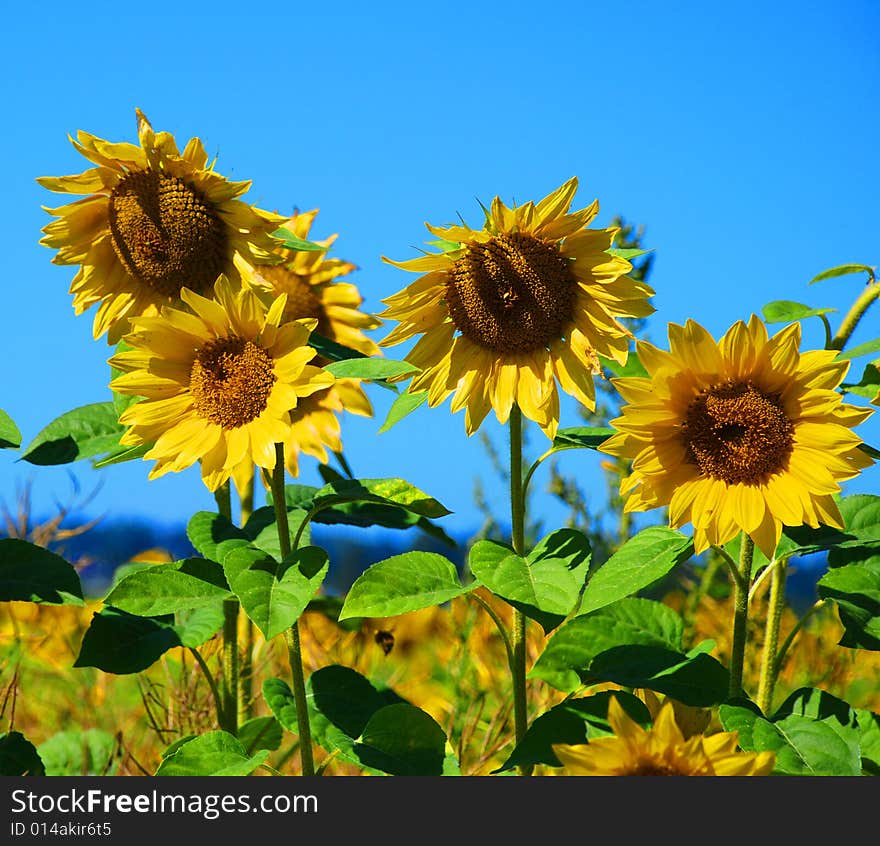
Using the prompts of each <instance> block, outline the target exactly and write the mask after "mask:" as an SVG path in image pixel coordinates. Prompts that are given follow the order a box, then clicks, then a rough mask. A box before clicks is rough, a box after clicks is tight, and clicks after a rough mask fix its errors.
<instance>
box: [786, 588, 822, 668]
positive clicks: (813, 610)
mask: <svg viewBox="0 0 880 846" xmlns="http://www.w3.org/2000/svg"><path fill="white" fill-rule="evenodd" d="M827 604H828V600H827V599H820V600H819V601H818V602H816V603H815V604H814V605H812V606H811V607H810V608H809V609H808V610H807V611H806V613H805V614H804V616H803V617H801V618H800V620H798V621H797V623H795V625H794V627H793V628H792V630H791V631H790V632H789V633H788V637H787V638H786V639H785V642H784V643H783V644H782V646H780V647H779V651H778V652H777V653H776V672H777V673H778V672H779V670H780V669H781V668H782V662H783V660H784V659H785V653H786V652H788V648H789V647H790V646H791V644H792V642H793V641H794V639H795V636H796V635H797V633H798V632H799V631H800V630H801V629H802V628H803V626H804V623H806V622H807V620H809V619H810V617H812V616H813V614H815V613H816V612H817V611H819V610H820V609H822V608H824V607H825V606H826V605H827Z"/></svg>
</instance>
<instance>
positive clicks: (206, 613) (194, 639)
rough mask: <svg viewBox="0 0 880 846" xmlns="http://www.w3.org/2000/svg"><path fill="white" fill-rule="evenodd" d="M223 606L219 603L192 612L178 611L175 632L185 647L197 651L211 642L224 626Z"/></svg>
mask: <svg viewBox="0 0 880 846" xmlns="http://www.w3.org/2000/svg"><path fill="white" fill-rule="evenodd" d="M223 605H224V602H222V601H218V602H215V603H213V604H212V605H203V606H202V607H201V608H193V609H192V610H190V611H178V612H177V613H176V614H175V615H174V630H175V631H176V632H177V636H178V637H179V638H180V642H181V644H182V645H183V646H187V647H189V648H190V649H196V648H197V647H199V646H201V645H202V644H203V643H206V642H207V641H209V640H210V639H211V638H212V637H214V635H215V634H217V632H218V631H219V630H220V627H221V626H222V625H223V619H224V614H223Z"/></svg>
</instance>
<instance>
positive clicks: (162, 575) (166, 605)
mask: <svg viewBox="0 0 880 846" xmlns="http://www.w3.org/2000/svg"><path fill="white" fill-rule="evenodd" d="M229 596H230V592H229V585H228V584H227V583H226V577H225V576H224V574H223V568H222V567H221V566H220V565H219V564H218V563H216V562H215V561H209V560H207V559H204V558H186V559H184V560H183V561H174V562H171V563H169V564H154V565H152V566H151V567H147V568H145V569H143V570H138V571H137V572H136V573H132V574H131V575H129V576H127V577H126V578H124V579H123V580H122V581H121V582H119V583H118V584H117V585H116V587H114V588H113V589H112V590H111V591H110V593H109V594H108V595H107V597H106V600H105V602H106V603H107V604H108V605H112V606H114V607H115V608H120V609H121V610H123V611H128V612H129V613H130V614H137V615H139V616H141V617H151V616H157V615H161V614H173V613H174V612H175V611H188V610H191V609H193V608H201V607H202V606H204V605H215V604H216V603H217V601H218V600H223V599H226V598H228V597H229Z"/></svg>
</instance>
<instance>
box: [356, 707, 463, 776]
mask: <svg viewBox="0 0 880 846" xmlns="http://www.w3.org/2000/svg"><path fill="white" fill-rule="evenodd" d="M353 749H354V753H355V754H356V755H357V757H358V759H359V760H360V762H361V763H362V764H364V765H365V766H368V767H371V768H373V769H376V770H380V771H381V772H384V773H388V774H389V775H397V776H439V775H443V763H444V759H445V757H446V734H445V732H444V731H443V729H442V728H441V727H440V726H439V724H438V723H437V721H436V720H435V719H434V718H433V717H432V716H431V715H430V714H428V713H427V712H426V711H422V710H421V709H420V708H416V706H415V705H410V704H409V703H408V702H400V703H398V704H396V705H386V706H385V707H384V708H380V709H379V710H378V711H376V713H375V714H373V716H372V717H370V719H369V722H367V724H366V726H364V730H363V732H362V733H361V736H360V738H359V739H358V740H357V742H356V743H355V744H354V747H353Z"/></svg>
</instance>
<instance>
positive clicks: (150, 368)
mask: <svg viewBox="0 0 880 846" xmlns="http://www.w3.org/2000/svg"><path fill="white" fill-rule="evenodd" d="M181 296H182V298H183V300H184V302H185V303H186V305H187V306H189V307H190V309H192V312H188V311H184V310H182V309H177V308H174V307H172V306H165V307H163V308H162V310H161V314H160V316H158V317H152V316H149V317H136V318H133V320H132V323H133V326H134V331H133V332H131V333H130V334H128V335H126V336H125V342H126V344H128V345H129V346H130V347H131V349H130V350H127V351H124V352H120V353H117V354H116V355H114V356H113V357H112V358H111V359H110V364H111V365H112V366H114V367H117V368H119V369H120V370H122V371H124V373H123V375H122V376H119V377H117V378H116V379H114V380H113V382H112V383H111V388H112V389H113V390H114V391H116V392H118V393H122V394H133V395H135V396H139V397H144V399H141V400H139V401H138V402H136V403H135V404H134V405H132V406H130V407H129V408H128V409H127V410H126V411H125V412H123V414H122V415H121V416H120V418H119V419H120V422H121V423H123V424H125V425H126V426H127V427H128V430H127V431H126V433H125V435H123V437H122V438H121V443H123V444H128V445H132V446H136V445H140V444H153V446H152V447H151V449H150V450H149V451H148V452H147V453H146V455H145V456H144V457H145V458H146V459H148V460H152V459H155V461H156V465H155V467H154V468H153V469H152V471H151V472H150V478H151V479H153V478H156V477H158V476H161V475H163V474H165V473H167V472H169V471H179V470H183V469H185V468H187V467H189V466H191V465H192V464H194V463H195V462H196V461H200V462H201V465H202V478H203V480H204V482H205V485H206V486H207V488H208V489H209V490H211V491H214V490H216V489H217V488H218V487H219V486H220V485H222V484H223V483H224V482H225V481H227V480H228V479H229V478H230V476H233V475H234V474H236V473H238V472H246V473H248V474H249V473H250V472H252V470H253V466H254V465H255V464H256V465H257V466H259V467H264V468H266V469H272V468H274V467H275V444H276V443H283V442H284V441H285V439H286V438H287V437H288V435H289V430H290V425H291V424H290V410H291V409H295V408H296V407H297V405H298V403H299V401H300V398H301V397H308V396H310V395H311V394H314V393H315V392H317V391H322V390H325V389H326V388H328V387H329V386H330V385H331V384H332V383H333V376H332V375H331V374H329V373H327V372H326V371H325V370H322V369H321V368H318V367H315V366H313V365H310V364H308V362H309V361H311V360H312V359H313V358H314V355H315V351H314V349H313V348H312V347H310V346H307V341H308V338H309V334H310V332H311V330H312V328H314V321H302V322H299V321H293V322H289V323H282V322H281V315H282V313H283V311H284V306H285V303H286V299H287V298H286V296H285V295H283V294H282V295H281V296H279V297H277V298H275V300H274V301H273V302H272V304H271V306H269V307H268V309H267V307H266V305H265V303H264V302H263V301H262V300H261V298H260V297H259V296H258V295H257V294H256V293H255V292H254V291H253V290H252V289H251V288H249V287H247V286H243V287H241V288H240V289H239V290H238V291H237V292H236V291H234V290H233V288H232V286H231V285H230V283H229V281H228V280H227V279H226V277H225V276H221V277H220V279H219V280H218V282H217V284H216V287H215V296H216V299H208V298H206V297H203V296H201V295H199V294H196V293H194V292H193V291H190V290H189V289H187V288H184V289H183V290H182V291H181ZM236 481H237V482H238V480H236Z"/></svg>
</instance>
